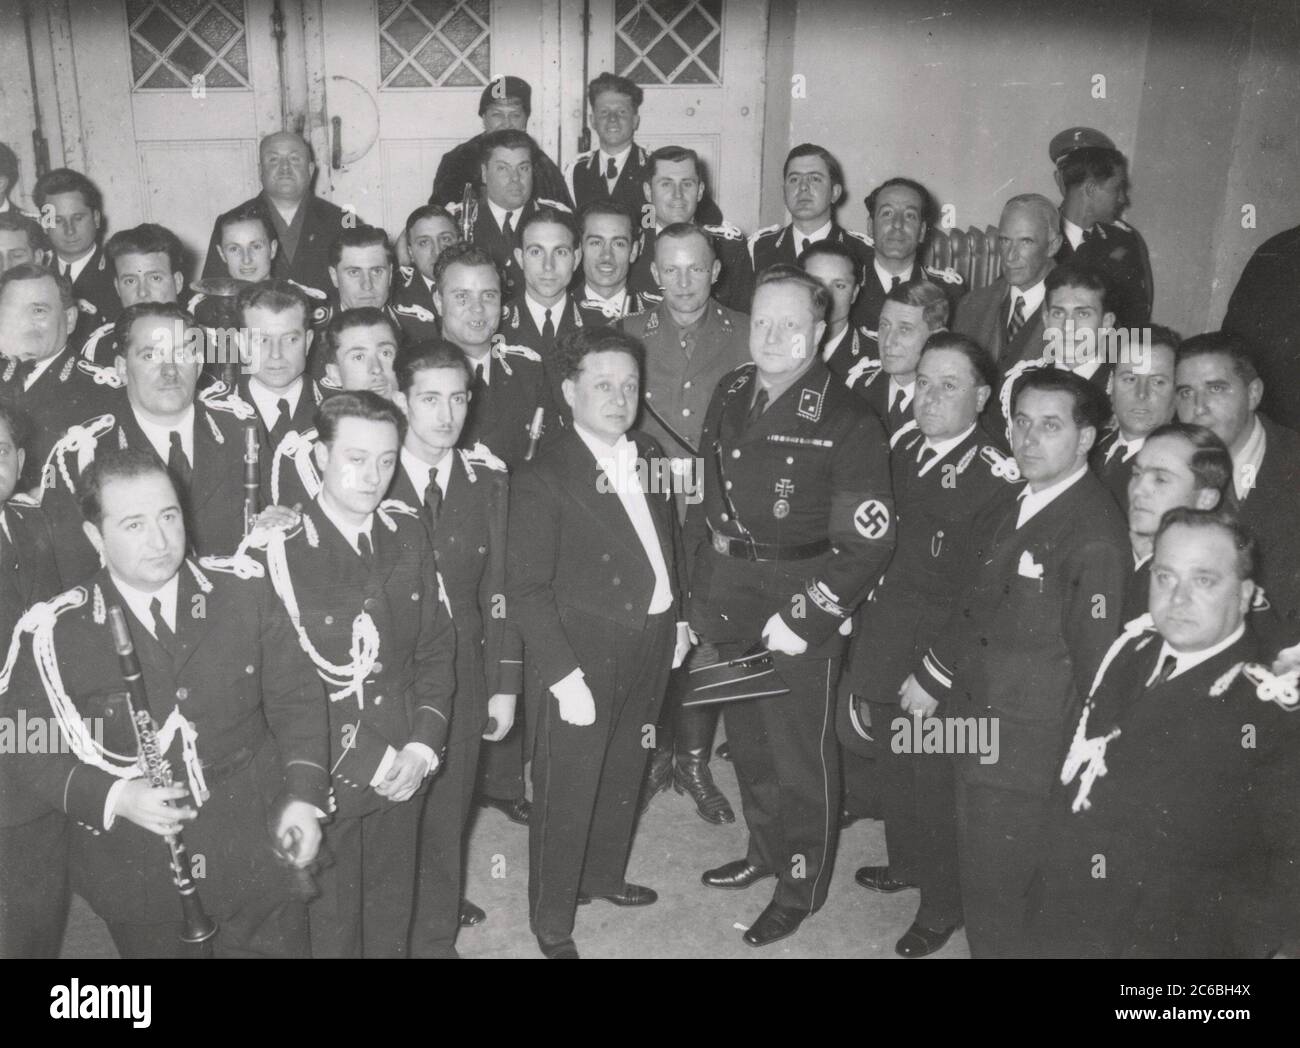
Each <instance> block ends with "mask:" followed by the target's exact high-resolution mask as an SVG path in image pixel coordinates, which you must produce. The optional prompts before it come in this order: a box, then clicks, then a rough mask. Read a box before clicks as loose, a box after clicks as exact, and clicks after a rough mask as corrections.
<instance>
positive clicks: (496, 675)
mask: <svg viewBox="0 0 1300 1048" xmlns="http://www.w3.org/2000/svg"><path fill="white" fill-rule="evenodd" d="M485 450H486V449H482V448H479V449H476V452H477V453H476V454H474V455H471V454H470V453H469V452H466V451H458V452H456V453H455V458H454V459H453V461H452V466H451V475H450V477H449V478H448V480H447V494H446V495H445V496H444V497H443V499H442V504H441V507H440V509H439V511H438V515H437V519H436V520H435V519H433V518H432V512H431V509H430V507H429V506H428V505H427V504H426V503H425V502H424V494H425V493H424V491H419V492H417V491H416V490H415V487H414V485H413V484H412V483H411V478H410V474H408V473H407V472H406V469H405V468H404V467H403V466H401V465H400V464H399V466H398V468H397V472H396V473H395V474H394V476H393V486H392V488H391V489H390V491H389V495H390V497H391V498H396V499H401V500H402V501H403V502H405V503H406V504H407V505H410V506H419V507H421V515H422V517H423V518H424V520H425V522H426V523H427V524H428V525H429V527H430V528H431V529H432V531H433V536H432V541H433V556H434V561H435V563H436V564H437V566H438V572H439V574H440V575H441V576H442V582H443V586H444V587H445V588H446V591H447V602H448V603H449V604H450V605H451V621H452V625H453V626H454V627H455V630H456V696H455V699H454V702H453V712H452V718H451V729H450V733H449V735H448V739H447V756H446V759H445V760H444V761H443V765H442V767H441V768H440V769H439V771H438V774H437V776H436V777H435V778H434V780H433V785H432V786H431V787H430V789H429V796H428V799H427V800H426V801H425V806H424V814H423V815H422V816H421V825H420V853H419V855H420V860H419V878H418V888H417V896H416V906H415V918H414V922H413V924H412V927H411V955H412V956H414V957H445V956H452V957H454V956H455V953H456V951H455V941H456V930H457V928H458V927H459V923H460V922H459V915H460V898H461V888H462V882H463V879H464V874H463V859H464V846H465V840H464V834H465V829H466V826H467V824H468V821H469V814H470V806H471V802H472V799H473V796H474V783H475V776H476V772H477V770H478V766H479V751H480V747H481V743H482V734H483V731H484V729H485V728H486V726H487V719H488V705H487V704H488V699H489V698H490V697H491V696H493V695H497V694H506V695H516V696H519V695H522V693H523V690H524V689H523V646H522V643H521V641H520V639H519V635H518V633H517V632H515V631H514V630H513V629H511V628H509V627H508V626H507V622H506V618H505V585H506V523H507V517H508V513H509V493H510V481H509V476H508V475H507V473H506V471H505V468H504V466H501V465H500V460H495V463H494V462H493V460H492V459H490V458H489V457H488V456H487V455H484V454H482V452H483V451H485ZM498 466H500V468H498ZM518 706H522V702H520V703H519V704H518ZM516 713H517V715H518V719H517V721H516V726H515V728H514V729H512V732H511V735H510V736H509V737H508V738H506V739H503V740H502V741H501V745H502V746H508V747H510V750H511V752H513V754H514V758H515V761H514V762H515V764H516V766H517V772H516V773H517V774H522V761H521V756H520V755H521V754H522V752H523V747H522V745H521V744H520V739H521V737H522V735H523V716H522V714H523V710H522V708H517V709H516ZM521 785H522V783H521ZM521 796H522V793H521Z"/></svg>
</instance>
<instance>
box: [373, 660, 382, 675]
mask: <svg viewBox="0 0 1300 1048" xmlns="http://www.w3.org/2000/svg"><path fill="white" fill-rule="evenodd" d="M370 672H371V673H383V672H384V664H383V663H382V662H376V663H375V665H374V668H373V669H372V670H371V671H370Z"/></svg>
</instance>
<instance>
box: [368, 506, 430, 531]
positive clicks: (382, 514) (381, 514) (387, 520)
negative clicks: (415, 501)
mask: <svg viewBox="0 0 1300 1048" xmlns="http://www.w3.org/2000/svg"><path fill="white" fill-rule="evenodd" d="M392 513H400V514H401V515H402V516H404V517H418V516H419V515H420V511H419V510H418V509H416V508H415V507H414V506H412V505H411V504H410V503H409V502H403V501H402V500H401V499H384V501H383V502H381V503H380V504H379V506H378V507H377V508H376V509H375V516H376V517H378V518H379V519H380V520H381V521H382V522H383V525H384V527H386V528H387V529H388V530H389V531H396V530H397V522H396V521H395V520H393V518H392V517H391V516H390V515H389V514H392Z"/></svg>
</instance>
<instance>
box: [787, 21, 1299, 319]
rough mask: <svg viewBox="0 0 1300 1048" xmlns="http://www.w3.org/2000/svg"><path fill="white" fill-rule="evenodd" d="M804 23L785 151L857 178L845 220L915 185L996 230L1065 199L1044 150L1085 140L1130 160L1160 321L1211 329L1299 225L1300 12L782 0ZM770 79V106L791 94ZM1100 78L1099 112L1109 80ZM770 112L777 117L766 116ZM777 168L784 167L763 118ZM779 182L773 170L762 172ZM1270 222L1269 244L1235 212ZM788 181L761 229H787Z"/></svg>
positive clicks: (964, 217)
mask: <svg viewBox="0 0 1300 1048" xmlns="http://www.w3.org/2000/svg"><path fill="white" fill-rule="evenodd" d="M774 7H784V8H789V7H794V8H795V12H796V17H795V25H794V47H793V59H792V62H791V74H790V75H794V76H796V77H797V76H800V75H802V76H803V77H805V78H806V97H803V98H800V97H797V94H796V97H793V98H790V99H789V101H788V103H787V105H788V108H789V113H790V116H789V125H788V127H787V128H786V129H785V134H784V144H785V146H786V148H789V147H790V146H793V145H796V144H798V143H800V142H817V143H820V144H823V145H825V146H827V147H828V148H830V149H831V150H832V151H833V152H834V153H835V154H836V155H837V156H838V157H839V159H840V161H841V163H842V164H843V165H844V168H845V172H846V177H847V181H848V190H847V193H846V200H847V203H846V205H845V206H844V207H843V208H842V209H841V212H840V220H841V222H843V223H844V224H845V225H847V226H849V227H850V228H854V229H860V230H865V229H866V211H865V207H864V206H863V198H864V197H865V195H866V194H867V192H868V191H869V190H870V189H871V188H872V187H873V186H874V185H876V184H878V183H879V182H881V181H883V180H884V179H886V178H888V177H890V176H893V175H897V174H906V175H909V176H911V177H914V178H917V179H919V180H920V181H921V182H923V183H924V184H925V185H927V186H928V187H929V188H930V190H931V191H932V192H933V193H934V194H935V196H936V197H937V198H938V200H939V201H940V203H943V204H951V205H952V206H953V207H954V208H955V216H954V217H955V221H956V224H957V225H958V226H960V227H962V228H965V227H967V226H969V225H972V224H975V225H978V226H981V227H983V226H985V225H989V224H996V222H997V219H998V214H999V211H1000V209H1001V204H1002V202H1003V201H1004V200H1005V199H1006V198H1007V197H1010V196H1012V195H1014V194H1016V193H1024V192H1039V193H1043V194H1045V195H1047V196H1048V197H1050V198H1051V199H1053V200H1057V199H1059V193H1058V191H1057V189H1056V186H1055V183H1054V181H1053V178H1052V174H1053V169H1052V165H1051V163H1050V161H1049V159H1048V156H1047V144H1048V142H1049V140H1050V139H1051V137H1052V136H1053V135H1054V134H1056V133H1057V132H1058V131H1061V130H1063V129H1065V128H1067V127H1072V126H1075V125H1079V124H1082V125H1086V126H1089V127H1095V128H1098V129H1100V130H1102V131H1104V132H1105V133H1106V134H1108V135H1109V136H1110V137H1111V138H1112V139H1113V140H1114V142H1115V144H1116V145H1117V146H1118V147H1119V148H1120V149H1121V150H1122V151H1123V152H1124V153H1125V154H1126V155H1127V156H1128V157H1129V161H1130V178H1131V181H1132V198H1133V202H1132V205H1131V207H1130V208H1129V210H1128V212H1127V213H1126V216H1125V217H1126V220H1128V221H1130V222H1131V223H1132V224H1133V225H1134V226H1136V227H1137V228H1138V229H1139V230H1141V232H1142V234H1143V236H1144V237H1145V238H1146V242H1147V245H1148V247H1149V249H1150V251H1151V260H1152V268H1153V270H1154V277H1155V284H1156V306H1155V319H1156V320H1157V321H1158V322H1160V323H1165V324H1169V325H1170V326H1173V327H1176V328H1178V329H1180V330H1182V331H1183V332H1184V333H1193V332H1195V331H1199V330H1205V329H1206V328H1207V327H1209V326H1211V325H1212V324H1213V325H1217V323H1218V322H1219V320H1220V319H1221V317H1222V314H1223V310H1224V307H1226V304H1227V296H1228V295H1229V294H1230V292H1231V289H1232V285H1233V284H1235V282H1236V278H1237V276H1238V275H1239V273H1240V270H1241V267H1242V266H1243V265H1244V264H1245V261H1246V259H1247V258H1248V257H1249V255H1250V253H1251V251H1253V250H1254V248H1255V247H1257V246H1258V245H1259V243H1261V242H1262V241H1263V240H1264V239H1266V238H1267V236H1269V235H1272V234H1273V233H1275V232H1278V231H1279V230H1281V229H1284V228H1288V227H1290V226H1293V225H1295V224H1296V222H1297V221H1300V186H1298V185H1297V182H1298V180H1300V176H1298V175H1297V172H1300V31H1298V29H1297V25H1298V23H1300V15H1298V14H1297V5H1296V3H1295V2H1294V0H1259V2H1256V0H1213V2H1206V3H1202V2H1200V0H1182V2H1163V0H1088V2H1087V3H1080V2H1078V0H1068V2H1067V0H1033V2H1032V3H1030V2H1023V3H1015V2H997V0H980V2H975V0H970V2H965V3H963V2H960V0H947V2H946V3H944V2H938V0H934V2H929V0H907V2H903V0H861V2H852V0H802V2H799V3H797V4H794V3H792V2H791V0H774ZM781 72H783V71H779V70H770V71H769V92H770V93H771V95H770V97H771V96H774V95H775V94H776V93H778V92H779V93H781V94H784V95H787V96H788V95H789V94H790V86H789V75H786V76H785V77H784V79H782V78H781V75H780V74H781ZM1096 77H1104V97H1097V96H1098V95H1100V94H1101V91H1100V87H1101V86H1102V82H1101V81H1098V80H1096V79H1095V78H1096ZM769 105H771V102H769ZM768 131H769V134H768V142H767V148H766V151H765V158H766V155H767V153H775V152H777V151H778V147H777V146H776V144H775V143H776V142H778V141H780V140H781V135H782V132H781V128H780V127H779V126H776V125H775V124H773V123H772V122H770V121H769V127H768ZM768 166H769V165H767V164H765V169H766V168H767V167H768ZM1244 202H1251V203H1255V204H1256V206H1257V220H1258V226H1257V228H1256V229H1253V230H1251V229H1242V228H1241V227H1240V206H1241V204H1242V203H1244ZM785 217H786V216H785V211H784V207H783V206H782V203H781V196H780V175H779V165H778V166H777V168H776V171H775V172H774V173H773V176H772V177H770V178H767V177H765V187H764V194H763V214H762V218H763V222H764V223H771V222H778V221H783V220H785Z"/></svg>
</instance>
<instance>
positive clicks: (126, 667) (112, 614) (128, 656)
mask: <svg viewBox="0 0 1300 1048" xmlns="http://www.w3.org/2000/svg"><path fill="white" fill-rule="evenodd" d="M108 625H109V628H110V629H111V630H112V633H113V647H114V648H115V649H116V650H117V659H118V663H119V664H120V665H121V668H122V680H123V681H125V682H126V687H127V693H128V696H129V697H128V699H127V704H128V707H129V712H130V714H131V724H132V725H133V726H134V728H135V737H136V740H137V741H138V742H139V744H140V768H141V770H142V771H143V772H144V775H145V778H146V780H148V783H149V785H150V786H154V787H160V786H171V785H172V771H171V765H170V763H169V762H168V761H167V760H165V759H164V758H163V755H162V753H161V752H160V751H159V749H158V736H157V735H156V734H155V731H154V725H153V718H152V717H151V716H150V715H149V702H148V699H147V697H146V696H145V692H144V677H143V676H142V675H141V673H140V661H139V659H137V658H136V657H135V645H134V644H133V643H132V642H131V631H130V629H128V628H127V625H126V615H125V613H124V612H123V611H122V609H121V608H120V607H118V606H117V605H116V604H114V605H113V606H112V607H110V608H109V609H108ZM165 839H166V841H167V849H168V851H169V852H170V853H171V868H172V883H173V884H175V885H176V891H177V892H179V893H180V897H181V916H182V922H183V925H184V926H183V928H182V930H181V942H183V943H190V944H196V943H205V942H207V941H208V940H209V939H211V938H212V937H213V936H214V935H215V934H216V933H217V925H216V922H215V921H213V919H212V918H211V917H209V916H208V915H207V912H206V911H205V910H204V909H203V901H202V900H201V899H200V898H199V889H198V885H196V884H195V883H194V878H193V877H192V876H191V875H190V853H189V852H188V851H186V850H185V842H184V841H183V840H181V835H180V832H179V831H177V832H176V833H173V834H172V835H171V836H169V837H167V838H165Z"/></svg>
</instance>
